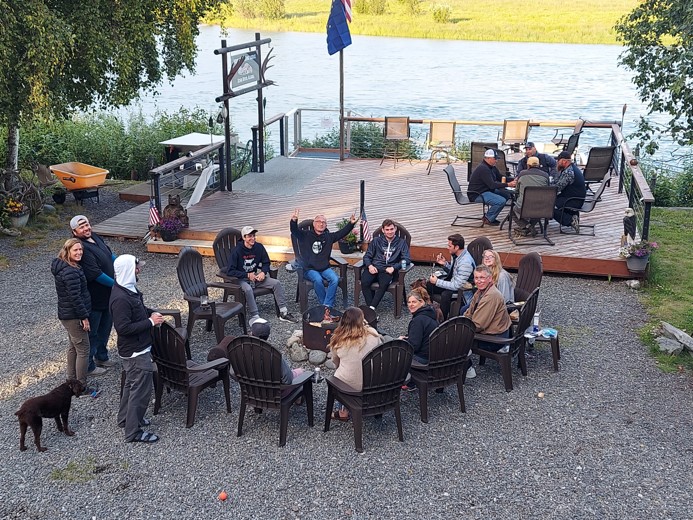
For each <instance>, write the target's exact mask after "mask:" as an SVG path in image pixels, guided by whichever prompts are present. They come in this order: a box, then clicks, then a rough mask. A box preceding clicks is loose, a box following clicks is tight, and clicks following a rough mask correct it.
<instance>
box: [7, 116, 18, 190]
mask: <svg viewBox="0 0 693 520" xmlns="http://www.w3.org/2000/svg"><path fill="white" fill-rule="evenodd" d="M18 162H19V124H17V123H16V122H15V123H10V124H9V125H7V159H6V161H5V169H6V170H7V172H8V173H9V172H13V171H15V170H16V169H17V168H18ZM10 182H11V181H10V175H6V176H5V179H4V185H5V189H6V190H9V189H10V188H11V186H9V184H10Z"/></svg>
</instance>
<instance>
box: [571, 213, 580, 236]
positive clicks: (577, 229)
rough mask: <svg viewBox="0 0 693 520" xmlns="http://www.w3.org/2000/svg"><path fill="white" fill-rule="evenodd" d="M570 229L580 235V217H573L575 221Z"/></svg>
mask: <svg viewBox="0 0 693 520" xmlns="http://www.w3.org/2000/svg"><path fill="white" fill-rule="evenodd" d="M570 227H571V228H573V229H574V230H575V233H576V234H577V235H579V234H580V217H579V216H578V215H573V220H572V221H571V222H570Z"/></svg>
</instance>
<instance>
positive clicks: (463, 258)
mask: <svg viewBox="0 0 693 520" xmlns="http://www.w3.org/2000/svg"><path fill="white" fill-rule="evenodd" d="M448 251H449V252H450V261H449V262H447V261H446V260H445V257H444V256H443V255H441V254H440V253H438V256H437V257H436V263H437V264H439V265H441V266H443V269H445V272H446V275H445V277H444V278H438V277H437V276H435V275H433V274H432V275H431V277H430V278H429V279H428V283H427V284H426V290H427V291H428V293H429V294H431V295H433V294H440V310H441V311H443V317H444V318H445V319H446V320H447V319H448V315H449V313H450V305H451V303H452V296H453V294H454V293H455V292H456V291H461V290H462V286H463V285H464V284H465V282H467V281H468V280H469V277H470V275H471V274H472V272H473V271H474V266H475V263H474V259H473V258H472V255H470V254H469V251H467V250H466V249H465V248H464V237H463V236H462V235H460V234H459V233H455V234H454V235H450V236H449V237H448ZM458 297H462V295H461V294H460V295H459V296H458ZM467 297H471V292H468V293H466V294H465V298H467Z"/></svg>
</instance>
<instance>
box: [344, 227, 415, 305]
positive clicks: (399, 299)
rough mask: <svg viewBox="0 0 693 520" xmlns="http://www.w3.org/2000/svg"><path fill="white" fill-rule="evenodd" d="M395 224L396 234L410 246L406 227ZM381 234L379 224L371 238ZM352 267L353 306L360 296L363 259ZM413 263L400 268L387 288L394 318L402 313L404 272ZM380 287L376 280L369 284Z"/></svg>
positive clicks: (409, 268)
mask: <svg viewBox="0 0 693 520" xmlns="http://www.w3.org/2000/svg"><path fill="white" fill-rule="evenodd" d="M395 226H397V236H398V237H400V238H401V239H402V240H404V241H405V242H406V243H407V246H411V234H409V231H407V230H406V228H405V227H404V226H403V225H402V224H400V223H399V222H395ZM382 234H383V230H382V228H381V227H380V226H378V229H376V230H375V231H374V232H373V238H375V237H378V236H380V235H382ZM352 267H353V269H354V307H358V306H359V300H360V297H361V271H362V269H363V260H359V261H358V262H357V263H355V264H354V265H353V266H352ZM413 267H414V264H412V263H409V265H407V268H406V269H400V270H399V272H398V274H397V279H396V280H393V281H392V282H391V283H390V285H389V286H388V288H387V292H389V293H390V294H392V299H393V300H394V303H395V318H399V317H400V316H401V315H402V305H403V304H404V294H405V292H406V290H407V288H406V286H405V284H404V278H405V276H406V274H407V273H408V272H409V271H411V269H412V268H413ZM379 287H380V284H378V282H374V283H372V284H371V289H377V288H379Z"/></svg>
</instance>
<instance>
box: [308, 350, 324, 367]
mask: <svg viewBox="0 0 693 520" xmlns="http://www.w3.org/2000/svg"><path fill="white" fill-rule="evenodd" d="M326 359H327V353H326V352H323V351H322V350H311V351H310V353H309V354H308V361H310V363H311V365H322V364H323V363H324V362H325V360H326Z"/></svg>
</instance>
